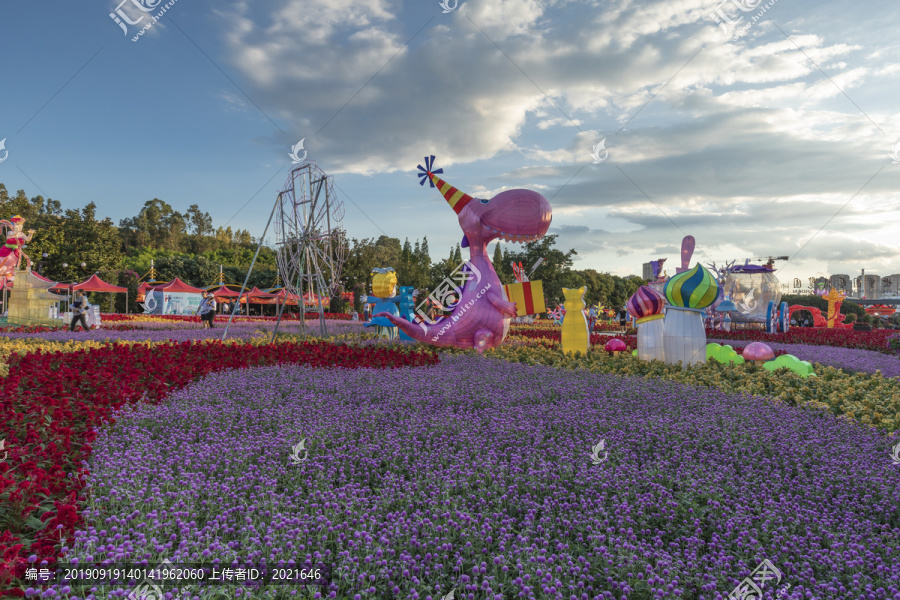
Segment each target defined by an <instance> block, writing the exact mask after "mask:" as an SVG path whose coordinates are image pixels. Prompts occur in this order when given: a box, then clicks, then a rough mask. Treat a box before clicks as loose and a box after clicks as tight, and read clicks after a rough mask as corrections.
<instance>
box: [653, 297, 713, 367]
mask: <svg viewBox="0 0 900 600" xmlns="http://www.w3.org/2000/svg"><path fill="white" fill-rule="evenodd" d="M664 323H665V326H664V328H665V333H664V334H663V346H664V348H665V360H666V364H670V365H677V364H678V361H681V366H682V368H687V367H689V366H690V365H694V364H697V363H705V362H706V330H705V329H704V328H703V311H702V310H698V309H693V308H681V307H679V306H669V307H668V308H667V310H666V318H665V321H664Z"/></svg>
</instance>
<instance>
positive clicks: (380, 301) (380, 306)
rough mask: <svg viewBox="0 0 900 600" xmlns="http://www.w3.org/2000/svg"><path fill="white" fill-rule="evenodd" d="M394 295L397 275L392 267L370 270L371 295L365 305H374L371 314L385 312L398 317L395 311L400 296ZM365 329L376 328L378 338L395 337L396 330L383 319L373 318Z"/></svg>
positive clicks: (390, 338) (398, 312)
mask: <svg viewBox="0 0 900 600" xmlns="http://www.w3.org/2000/svg"><path fill="white" fill-rule="evenodd" d="M396 294H397V274H396V273H395V272H394V269H393V267H387V268H384V269H372V295H371V296H369V297H367V298H366V303H367V304H374V305H375V308H373V309H372V314H373V315H377V314H378V313H380V312H386V313H390V314H392V315H394V316H395V317H399V316H400V311H398V310H397V303H398V302H400V296H397V295H396ZM365 327H378V337H383V338H387V339H389V340H392V339H394V336H396V335H397V328H396V327H394V325H393V323H391V322H390V321H388V320H387V319H385V318H384V317H373V318H372V320H371V321H369V322H368V323H366V324H365Z"/></svg>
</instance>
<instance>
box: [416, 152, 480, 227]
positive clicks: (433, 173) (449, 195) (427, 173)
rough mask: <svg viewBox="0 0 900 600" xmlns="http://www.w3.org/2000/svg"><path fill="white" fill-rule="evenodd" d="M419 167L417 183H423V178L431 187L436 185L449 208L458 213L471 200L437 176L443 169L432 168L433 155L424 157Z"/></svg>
mask: <svg viewBox="0 0 900 600" xmlns="http://www.w3.org/2000/svg"><path fill="white" fill-rule="evenodd" d="M418 168H419V171H420V173H419V185H425V180H426V179H427V180H428V182H429V183H430V184H431V187H436V188H437V189H438V191H439V192H440V193H441V194H442V195H443V196H444V198H445V199H446V200H447V204H449V205H450V208H452V209H453V210H454V212H456V214H459V213H460V212H461V211H462V209H463V208H465V206H466V204H468V203H469V202H471V201H472V196H470V195H468V194H467V193H465V192H464V191H462V190H458V189H456V188H455V187H453V186H452V185H450V184H449V183H447V182H446V181H444V180H443V179H441V178H440V177H438V176H437V174H438V173H443V172H444V170H443V169H434V155H432V156H426V157H425V166H424V167H423V166H422V165H418Z"/></svg>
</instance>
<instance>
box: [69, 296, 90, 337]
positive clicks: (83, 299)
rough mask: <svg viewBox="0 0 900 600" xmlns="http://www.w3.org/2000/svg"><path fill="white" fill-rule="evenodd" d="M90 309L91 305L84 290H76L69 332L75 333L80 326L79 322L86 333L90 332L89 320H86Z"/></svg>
mask: <svg viewBox="0 0 900 600" xmlns="http://www.w3.org/2000/svg"><path fill="white" fill-rule="evenodd" d="M90 307H91V305H90V304H88V299H87V296H85V295H84V290H75V300H74V301H73V302H72V324H71V326H70V328H69V331H75V326H76V325H78V323H79V322H80V323H81V327H82V328H84V330H85V331H89V330H90V327H88V324H87V319H86V318H85V315H86V314H87V311H88V309H89V308H90Z"/></svg>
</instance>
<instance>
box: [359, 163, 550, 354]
mask: <svg viewBox="0 0 900 600" xmlns="http://www.w3.org/2000/svg"><path fill="white" fill-rule="evenodd" d="M417 168H418V170H419V174H418V175H419V183H420V184H421V185H425V184H426V183H428V184H429V185H430V186H431V187H432V188H436V189H437V190H438V192H439V193H440V195H441V196H442V197H443V198H444V200H445V201H446V202H447V204H448V205H449V206H450V208H451V209H452V210H453V212H454V213H455V214H456V217H457V221H458V222H459V226H460V228H461V229H462V233H463V237H462V241H461V242H460V247H462V248H468V249H469V260H468V261H467V262H466V263H465V265H464V267H465V268H464V269H462V270H461V271H460V272H459V273H458V275H459V276H460V277H461V278H462V279H463V281H456V280H455V279H450V278H448V279H446V280H445V281H444V282H442V283H441V284H440V289H439V290H437V291H435V292H433V293H432V294H433V295H435V296H436V297H437V299H438V300H439V301H440V302H441V303H442V304H446V303H445V302H444V301H443V298H444V297H445V296H446V295H449V293H450V290H453V291H454V293H461V295H460V296H459V297H458V299H457V301H456V302H455V304H454V308H453V312H452V313H451V314H450V315H449V316H448V317H447V318H445V319H442V320H440V321H438V322H433V323H425V322H424V321H422V322H419V323H409V322H408V321H405V320H403V319H400V318H399V317H397V316H396V315H391V314H388V313H378V312H376V314H375V318H385V319H387V320H388V322H389V323H391V324H393V325H394V326H395V327H398V328H400V330H401V331H404V332H405V333H406V334H407V335H409V336H410V337H411V338H413V339H415V340H417V341H419V342H422V343H426V344H430V345H434V346H450V347H454V348H471V349H474V350H475V351H477V352H479V353H481V352H484V351H485V350H488V349H490V348H495V347H497V346H498V345H500V344H501V343H503V340H504V339H506V336H507V334H508V333H509V324H510V321H511V320H512V319H513V318H515V317H517V316H520V315H526V314H534V313H536V312H539V311H541V310H543V309H542V307H541V306H540V304H539V303H541V304H542V303H543V294H539V295H538V294H531V295H528V296H525V295H524V294H523V297H522V306H520V305H519V304H518V302H515V301H511V300H512V299H511V298H510V297H509V295H508V294H507V293H504V289H503V285H502V284H501V283H500V278H499V277H498V276H497V271H496V270H495V269H494V265H493V264H492V263H491V261H490V259H489V258H488V256H487V245H488V244H489V243H490V242H492V241H494V240H497V239H503V240H507V241H510V242H516V243H528V242H532V241H536V240H539V239H541V238H542V237H544V235H545V234H546V233H547V230H548V229H549V228H550V221H551V218H552V209H551V207H550V202H549V201H548V200H547V199H546V198H544V197H543V196H542V195H541V194H539V193H537V192H535V191H532V190H526V189H511V190H505V191H502V192H500V193H499V194H497V195H496V196H494V197H492V198H474V197H472V196H470V195H469V194H467V193H465V192H464V191H462V190H460V189H458V188H456V187H454V186H453V185H451V184H450V183H448V182H446V181H444V180H443V179H442V178H441V177H439V176H438V175H439V174H442V173H443V172H444V171H443V169H436V168H435V167H434V156H427V157H425V166H422V165H418V167H417ZM530 283H536V282H530ZM524 287H525V286H524V284H523V285H522V288H523V290H524ZM528 299H531V300H532V301H533V302H532V306H530V307H529V306H528V302H527V300H528ZM376 310H377V309H376Z"/></svg>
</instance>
